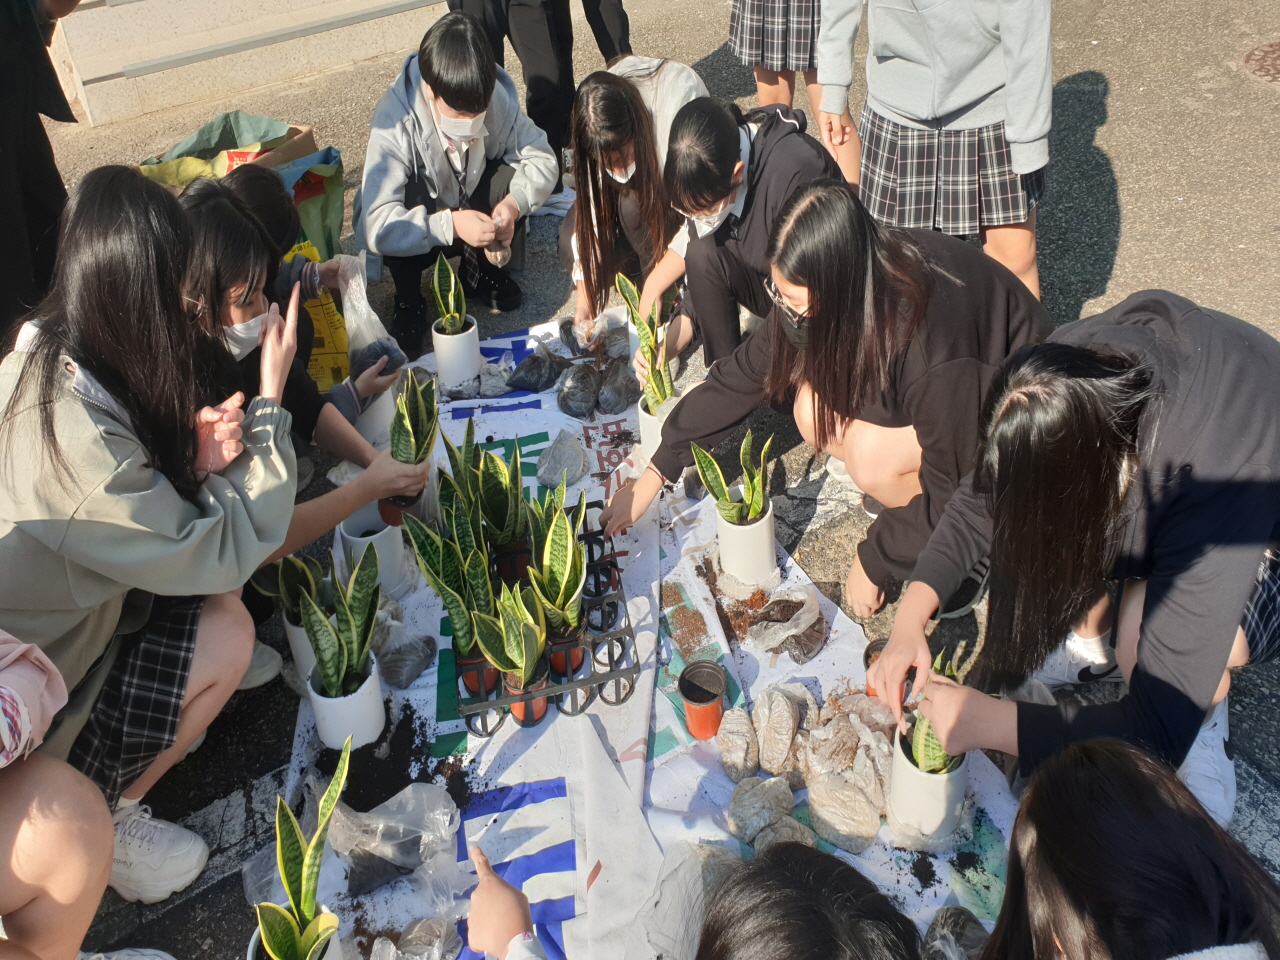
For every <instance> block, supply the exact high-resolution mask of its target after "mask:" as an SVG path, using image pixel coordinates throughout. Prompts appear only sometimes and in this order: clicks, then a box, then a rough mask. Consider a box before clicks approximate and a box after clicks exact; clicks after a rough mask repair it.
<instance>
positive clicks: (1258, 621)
mask: <svg viewBox="0 0 1280 960" xmlns="http://www.w3.org/2000/svg"><path fill="white" fill-rule="evenodd" d="M1240 626H1241V628H1243V630H1244V636H1245V639H1246V640H1248V641H1249V662H1250V663H1270V662H1271V661H1272V660H1276V659H1280V543H1273V544H1272V545H1271V546H1270V547H1268V548H1267V552H1266V553H1265V554H1264V555H1263V557H1262V563H1261V564H1260V565H1259V567H1258V580H1257V583H1256V584H1255V585H1254V588H1253V594H1252V595H1251V596H1250V597H1249V602H1248V604H1246V605H1245V608H1244V619H1243V620H1241V621H1240Z"/></svg>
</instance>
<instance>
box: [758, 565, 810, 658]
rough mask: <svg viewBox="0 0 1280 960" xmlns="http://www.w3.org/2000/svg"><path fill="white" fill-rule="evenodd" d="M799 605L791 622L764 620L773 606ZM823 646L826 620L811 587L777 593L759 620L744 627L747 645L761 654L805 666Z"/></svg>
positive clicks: (797, 587) (803, 585) (771, 598)
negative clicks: (779, 656)
mask: <svg viewBox="0 0 1280 960" xmlns="http://www.w3.org/2000/svg"><path fill="white" fill-rule="evenodd" d="M788 601H790V602H792V603H797V602H798V603H800V609H798V610H797V611H796V612H795V613H794V614H792V615H791V617H790V619H788V620H786V621H784V622H781V623H777V622H771V621H769V620H766V619H763V618H764V617H766V616H768V614H769V608H770V607H771V606H773V605H774V604H783V603H787V602H788ZM825 643H826V618H824V617H823V616H822V610H821V608H820V607H819V606H818V588H817V587H815V586H814V585H813V584H812V583H805V584H800V585H798V586H794V587H787V588H786V589H785V590H778V591H777V592H775V593H774V594H772V595H771V596H770V597H769V602H768V603H767V604H765V606H764V609H763V610H761V611H760V618H757V620H756V622H755V623H753V624H751V626H749V627H747V645H748V646H750V647H753V648H754V649H756V650H761V651H763V652H766V653H768V652H775V653H786V654H789V655H790V657H791V659H792V660H793V661H795V663H797V664H801V663H808V662H809V661H810V660H812V659H813V658H814V657H815V656H817V654H818V651H820V650H821V649H822V647H823V645H824V644H825Z"/></svg>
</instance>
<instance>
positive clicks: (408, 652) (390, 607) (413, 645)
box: [369, 597, 436, 690]
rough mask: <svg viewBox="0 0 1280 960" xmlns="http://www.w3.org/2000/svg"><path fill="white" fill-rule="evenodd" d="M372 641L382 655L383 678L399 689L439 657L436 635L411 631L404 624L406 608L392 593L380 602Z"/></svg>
mask: <svg viewBox="0 0 1280 960" xmlns="http://www.w3.org/2000/svg"><path fill="white" fill-rule="evenodd" d="M369 645H370V647H371V648H372V649H373V652H374V653H376V654H377V655H378V669H379V670H380V671H381V672H382V679H384V680H386V681H387V683H389V684H391V686H393V687H395V688H396V689H397V690H404V689H405V688H406V687H408V686H409V685H410V684H412V683H413V681H415V680H417V679H418V677H419V676H421V675H422V671H423V670H425V669H427V667H429V666H431V662H432V661H433V660H435V658H436V638H435V637H416V636H413V635H412V634H410V633H409V629H408V628H407V627H406V626H405V624H404V608H403V607H401V606H400V604H399V603H397V602H396V601H395V600H392V599H391V598H390V597H386V598H384V599H383V601H382V603H381V604H380V605H379V606H378V616H377V620H376V621H375V622H374V626H373V638H372V639H371V640H370V642H369Z"/></svg>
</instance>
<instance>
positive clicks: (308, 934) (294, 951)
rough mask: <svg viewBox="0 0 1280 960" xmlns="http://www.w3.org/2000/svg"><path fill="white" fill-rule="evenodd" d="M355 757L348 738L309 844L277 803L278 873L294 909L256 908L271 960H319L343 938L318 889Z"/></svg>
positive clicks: (289, 813)
mask: <svg viewBox="0 0 1280 960" xmlns="http://www.w3.org/2000/svg"><path fill="white" fill-rule="evenodd" d="M350 757H351V738H350V737H347V742H346V743H345V744H344V745H343V747H342V756H341V757H339V758H338V768H337V769H336V770H334V772H333V779H332V780H330V781H329V789H327V790H325V792H324V796H323V797H321V798H320V809H319V813H318V817H317V821H316V832H315V833H314V834H312V836H311V839H310V840H308V839H307V838H306V837H305V836H303V833H302V827H300V826H299V825H298V819H297V817H295V816H294V815H293V811H292V810H290V809H289V805H288V804H287V803H285V802H284V797H280V796H277V797H276V868H277V869H278V870H279V871H280V882H281V883H282V884H283V885H284V891H285V894H286V895H287V896H288V898H289V907H288V909H285V908H284V907H282V906H279V905H277V904H274V903H260V904H258V905H257V912H258V931H259V933H260V934H261V935H262V946H263V947H264V948H265V949H266V951H267V955H268V956H270V957H271V960H318V958H319V957H320V955H321V954H322V953H324V950H325V945H326V944H327V943H328V942H329V938H330V937H332V936H333V935H334V934H335V933H337V932H338V918H337V917H335V916H334V915H333V914H332V913H321V912H320V911H319V908H318V906H317V904H316V887H317V886H318V884H319V881H320V860H321V858H322V857H323V856H324V843H325V839H326V838H327V837H328V835H329V820H330V819H331V818H332V817H333V811H334V808H335V807H337V805H338V795H339V794H341V793H342V788H343V786H344V785H345V784H346V782H347V764H348V762H349V760H350Z"/></svg>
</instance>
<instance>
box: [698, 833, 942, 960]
mask: <svg viewBox="0 0 1280 960" xmlns="http://www.w3.org/2000/svg"><path fill="white" fill-rule="evenodd" d="M919 957H920V931H919V930H917V929H916V925H915V924H914V923H912V922H911V921H910V920H908V919H907V918H906V917H904V916H903V915H902V914H901V913H899V912H898V910H897V908H896V907H894V905H893V904H892V903H891V902H890V901H889V898H888V897H886V896H885V895H884V894H883V893H881V892H880V891H879V890H877V889H876V887H875V884H873V883H872V882H871V881H870V880H868V879H867V878H866V877H864V876H863V875H862V874H861V873H859V872H858V871H857V870H856V869H854V868H853V867H851V866H850V865H849V864H847V863H845V862H844V861H843V860H839V859H837V858H836V857H833V856H832V855H831V854H829V853H820V852H818V851H817V850H815V849H813V848H812V847H809V846H806V845H805V844H803V843H790V842H789V843H776V844H774V845H772V846H771V847H769V848H768V849H767V850H765V851H764V852H763V853H760V854H758V855H757V856H756V858H755V859H754V860H752V861H751V862H750V863H747V864H744V865H743V866H742V867H741V868H739V869H737V870H735V871H734V872H733V873H731V874H729V876H728V877H726V878H725V879H724V881H722V882H721V884H720V886H719V887H718V888H717V889H716V891H715V893H714V894H713V895H712V897H711V900H710V902H709V903H708V904H707V909H706V915H705V918H704V920H703V923H702V937H701V939H700V940H699V942H698V953H697V958H696V960H919Z"/></svg>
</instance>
